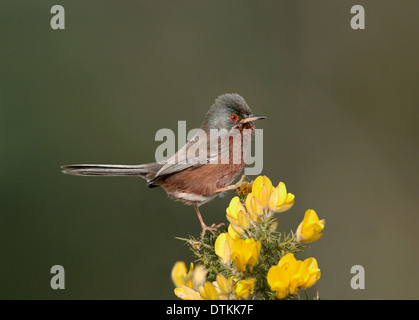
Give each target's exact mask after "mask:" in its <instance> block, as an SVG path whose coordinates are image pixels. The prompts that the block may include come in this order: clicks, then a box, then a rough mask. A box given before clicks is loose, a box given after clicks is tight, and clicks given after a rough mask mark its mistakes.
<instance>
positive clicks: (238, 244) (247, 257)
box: [230, 238, 262, 271]
mask: <svg viewBox="0 0 419 320" xmlns="http://www.w3.org/2000/svg"><path fill="white" fill-rule="evenodd" d="M261 246H262V244H261V242H260V241H255V240H254V239H253V238H251V239H231V246H230V250H231V260H233V261H234V264H235V265H236V268H237V270H239V271H244V269H245V268H246V265H249V266H251V267H253V266H254V265H255V264H256V262H257V259H258V256H259V252H260V248H261Z"/></svg>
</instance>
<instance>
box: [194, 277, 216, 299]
mask: <svg viewBox="0 0 419 320" xmlns="http://www.w3.org/2000/svg"><path fill="white" fill-rule="evenodd" d="M198 290H199V293H200V294H201V297H202V299H204V300H218V293H217V290H216V289H215V287H214V285H213V284H212V283H211V282H209V281H206V282H205V284H204V285H203V286H200V287H199V288H198Z"/></svg>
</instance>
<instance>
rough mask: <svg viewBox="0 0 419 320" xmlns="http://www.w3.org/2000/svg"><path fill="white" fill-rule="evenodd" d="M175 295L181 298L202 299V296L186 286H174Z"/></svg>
mask: <svg viewBox="0 0 419 320" xmlns="http://www.w3.org/2000/svg"><path fill="white" fill-rule="evenodd" d="M175 295H176V296H177V297H179V298H181V299H182V300H202V297H201V295H200V294H199V292H197V291H195V290H194V289H192V288H189V287H187V286H182V287H181V288H176V289H175Z"/></svg>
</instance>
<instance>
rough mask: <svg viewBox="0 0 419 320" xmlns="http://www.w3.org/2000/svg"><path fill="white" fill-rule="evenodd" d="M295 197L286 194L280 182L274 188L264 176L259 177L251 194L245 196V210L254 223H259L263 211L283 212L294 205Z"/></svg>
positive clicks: (285, 189) (283, 185)
mask: <svg viewBox="0 0 419 320" xmlns="http://www.w3.org/2000/svg"><path fill="white" fill-rule="evenodd" d="M294 201H295V196H294V195H293V194H292V193H287V188H286V187H285V184H284V183H283V182H280V183H279V184H278V186H277V187H276V188H275V187H274V186H273V185H272V182H271V180H269V178H268V177H266V176H259V177H257V178H256V180H255V182H253V185H252V192H251V193H249V194H248V195H247V198H246V208H247V211H248V212H249V214H250V216H251V217H252V219H253V220H254V221H259V220H260V218H259V217H260V216H261V215H262V214H263V213H264V211H265V210H268V209H269V210H271V211H274V212H284V211H287V210H288V209H290V208H291V207H292V206H293V205H294Z"/></svg>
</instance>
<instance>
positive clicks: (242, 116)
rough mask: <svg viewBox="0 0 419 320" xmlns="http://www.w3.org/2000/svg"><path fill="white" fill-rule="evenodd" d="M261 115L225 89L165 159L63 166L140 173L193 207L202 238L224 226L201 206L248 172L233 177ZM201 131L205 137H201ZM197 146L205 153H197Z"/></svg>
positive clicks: (86, 172)
mask: <svg viewBox="0 0 419 320" xmlns="http://www.w3.org/2000/svg"><path fill="white" fill-rule="evenodd" d="M261 119H266V117H265V116H260V115H254V114H252V111H251V109H250V107H249V106H248V104H247V103H246V101H245V100H244V98H243V97H242V96H240V95H239V94H237V93H226V94H223V95H220V96H219V97H218V98H216V99H215V102H214V104H213V105H212V106H211V107H210V109H209V110H208V112H207V114H206V116H205V118H204V121H203V122H202V125H201V127H200V129H201V130H200V131H199V132H200V133H201V135H200V134H197V135H195V136H194V137H192V138H191V139H190V140H189V141H188V142H187V143H186V144H185V145H184V146H183V147H182V148H180V149H179V150H178V151H177V152H176V153H175V154H174V155H173V156H172V157H170V158H168V159H167V160H165V161H159V162H153V163H146V164H139V165H110V164H73V165H63V166H61V169H62V172H63V173H65V174H69V175H76V176H134V177H141V178H143V179H145V180H146V181H147V184H148V186H149V187H150V188H154V187H162V188H163V189H164V190H165V191H166V193H167V196H168V198H171V199H174V200H176V201H180V202H183V203H184V204H186V205H192V206H193V207H194V209H195V212H196V214H197V216H198V219H199V222H200V224H201V227H202V232H201V238H203V237H204V236H205V233H206V232H207V231H209V232H211V233H212V234H214V233H215V232H216V231H217V230H218V228H220V227H221V226H223V225H224V224H223V223H221V224H218V225H215V224H212V225H211V226H207V225H206V224H205V222H204V220H203V219H202V216H201V213H200V210H199V207H200V206H201V205H203V204H205V203H207V202H208V201H210V200H212V199H213V198H215V197H216V196H218V195H221V194H223V193H224V192H225V191H228V190H236V189H237V188H239V187H240V185H241V184H242V181H243V180H244V178H245V176H244V175H243V176H242V177H241V179H240V180H239V181H238V182H237V183H234V184H233V181H234V180H235V179H236V178H237V177H238V176H239V174H240V173H241V171H242V170H243V167H244V165H245V155H246V149H247V146H248V144H249V142H250V139H251V138H252V136H253V135H254V130H255V125H254V122H255V121H256V120H261ZM214 132H216V133H217V134H214ZM202 133H204V136H205V135H206V137H207V139H204V138H202V136H203V135H202ZM208 135H209V137H210V138H209V139H208ZM215 142H216V143H215ZM197 150H198V151H200V150H205V151H206V152H199V153H200V154H199V155H197ZM191 155H192V157H191ZM190 158H191V159H192V160H191V161H189V160H190Z"/></svg>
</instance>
